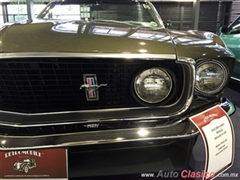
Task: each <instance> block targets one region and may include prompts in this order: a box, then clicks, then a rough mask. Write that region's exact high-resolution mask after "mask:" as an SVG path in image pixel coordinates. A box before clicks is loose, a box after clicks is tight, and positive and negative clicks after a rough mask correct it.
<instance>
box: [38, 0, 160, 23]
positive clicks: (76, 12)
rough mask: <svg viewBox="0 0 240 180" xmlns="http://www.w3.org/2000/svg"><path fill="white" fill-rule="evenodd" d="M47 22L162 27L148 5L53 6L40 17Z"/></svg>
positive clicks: (85, 4)
mask: <svg viewBox="0 0 240 180" xmlns="http://www.w3.org/2000/svg"><path fill="white" fill-rule="evenodd" d="M38 18H40V19H46V20H60V19H61V20H78V21H86V22H93V21H105V22H109V23H110V22H119V23H120V22H122V23H129V24H136V25H143V26H151V27H161V26H162V25H161V24H159V23H158V20H157V19H156V16H154V13H153V12H152V10H151V8H150V7H149V6H148V4H146V3H134V4H124V3H119V4H114V3H109V2H108V3H104V2H101V3H99V4H98V3H96V2H95V3H90V2H89V3H86V2H85V3H84V4H80V2H79V3H78V4H76V3H74V4H66V3H64V4H61V3H56V4H52V5H51V6H49V7H48V8H46V9H45V10H44V11H43V12H42V13H41V14H40V15H39V16H38Z"/></svg>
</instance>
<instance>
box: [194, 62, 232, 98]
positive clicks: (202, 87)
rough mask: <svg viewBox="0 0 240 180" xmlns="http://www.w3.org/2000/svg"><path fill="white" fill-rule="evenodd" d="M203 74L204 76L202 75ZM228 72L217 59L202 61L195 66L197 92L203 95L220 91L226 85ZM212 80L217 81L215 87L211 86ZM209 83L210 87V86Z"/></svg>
mask: <svg viewBox="0 0 240 180" xmlns="http://www.w3.org/2000/svg"><path fill="white" fill-rule="evenodd" d="M203 71H205V73H204V72H203ZM203 74H204V75H205V76H206V77H203ZM228 74H229V73H228V69H227V68H226V66H225V65H224V64H223V63H222V62H220V61H217V60H207V61H202V62H201V63H199V64H198V65H197V66H196V84H195V89H196V91H197V92H199V93H201V94H205V95H214V94H217V93H220V92H221V91H222V90H223V89H224V87H225V86H226V83H227V81H228V77H229V75H228ZM218 76H219V77H218ZM204 81H206V82H204ZM214 81H215V83H217V84H216V85H215V87H213V83H214ZM210 84H211V85H212V87H210Z"/></svg>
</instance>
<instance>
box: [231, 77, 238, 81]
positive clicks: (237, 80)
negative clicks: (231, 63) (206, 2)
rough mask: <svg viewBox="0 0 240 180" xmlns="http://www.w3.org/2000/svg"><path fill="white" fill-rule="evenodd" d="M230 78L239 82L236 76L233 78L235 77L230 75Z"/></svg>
mask: <svg viewBox="0 0 240 180" xmlns="http://www.w3.org/2000/svg"><path fill="white" fill-rule="evenodd" d="M231 79H232V80H234V81H238V82H240V79H238V78H235V77H232V76H231Z"/></svg>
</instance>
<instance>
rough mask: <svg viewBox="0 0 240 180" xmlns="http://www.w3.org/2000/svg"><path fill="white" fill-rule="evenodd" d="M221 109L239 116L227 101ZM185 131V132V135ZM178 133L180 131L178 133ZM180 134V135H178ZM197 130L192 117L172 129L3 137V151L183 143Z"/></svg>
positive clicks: (165, 126)
mask: <svg viewBox="0 0 240 180" xmlns="http://www.w3.org/2000/svg"><path fill="white" fill-rule="evenodd" d="M221 107H222V108H223V109H224V110H225V111H226V113H227V114H228V115H231V114H233V113H234V112H235V107H234V105H233V104H232V103H231V102H230V101H229V100H227V99H222V103H221ZM182 129H184V131H182ZM178 130H180V131H179V132H178ZM176 132H177V133H176ZM198 133H199V132H198V130H197V128H196V127H195V126H194V125H193V124H192V123H191V122H190V121H189V120H188V117H186V118H185V119H182V120H178V121H176V122H174V123H170V124H168V125H160V126H155V127H148V128H144V127H139V128H129V129H114V130H101V131H100V130H99V131H98V130H95V131H88V132H75V133H66V134H53V135H39V136H8V135H0V145H1V146H0V150H23V149H39V148H53V147H73V146H84V145H99V144H109V143H126V142H138V141H154V140H156V141H158V140H169V141H171V140H180V139H187V138H194V137H195V136H197V135H198Z"/></svg>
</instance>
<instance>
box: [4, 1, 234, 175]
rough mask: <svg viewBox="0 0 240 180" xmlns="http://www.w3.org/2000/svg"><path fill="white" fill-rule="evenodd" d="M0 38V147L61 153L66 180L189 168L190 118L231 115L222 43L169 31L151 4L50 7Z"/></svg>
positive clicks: (228, 59)
mask: <svg viewBox="0 0 240 180" xmlns="http://www.w3.org/2000/svg"><path fill="white" fill-rule="evenodd" d="M0 36H1V42H0V46H1V56H0V142H2V144H0V145H1V150H24V149H40V148H53V147H62V148H67V149H68V166H69V176H70V177H79V176H90V175H108V174H127V173H139V172H158V171H159V170H166V171H167V170H173V169H174V170H180V169H183V168H186V167H187V166H188V162H189V159H190V157H191V154H192V149H193V146H194V143H195V142H196V138H197V136H198V134H199V132H198V130H197V128H196V127H195V126H194V125H193V124H192V123H191V121H190V120H189V117H190V116H193V115H195V114H197V113H200V112H202V111H204V110H207V109H209V108H211V107H213V106H215V105H220V106H222V107H223V109H224V110H225V111H226V113H228V115H231V114H233V113H234V110H235V109H234V106H233V104H232V103H231V102H229V101H228V100H227V99H226V98H223V97H222V94H223V91H224V88H225V87H226V85H227V83H228V81H229V78H230V77H229V74H230V73H231V72H232V70H233V68H234V63H235V59H234V56H233V55H232V53H231V52H230V51H229V50H228V49H227V48H226V47H225V45H224V43H223V42H222V40H221V39H220V38H219V37H218V36H217V35H216V34H213V33H211V32H198V31H193V30H189V31H184V32H181V31H176V30H170V29H166V28H165V26H164V23H163V21H162V20H161V18H160V16H159V14H158V13H157V10H156V9H155V8H154V6H153V4H152V3H150V2H147V1H137V0H134V1H132V0H101V1H96V0H62V1H53V2H51V3H50V4H48V5H47V7H46V8H45V9H44V10H43V11H42V13H41V14H40V15H39V16H38V18H37V19H36V20H34V21H25V22H17V23H14V24H5V25H4V26H3V27H2V28H1V33H0ZM3 142H4V143H3Z"/></svg>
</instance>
